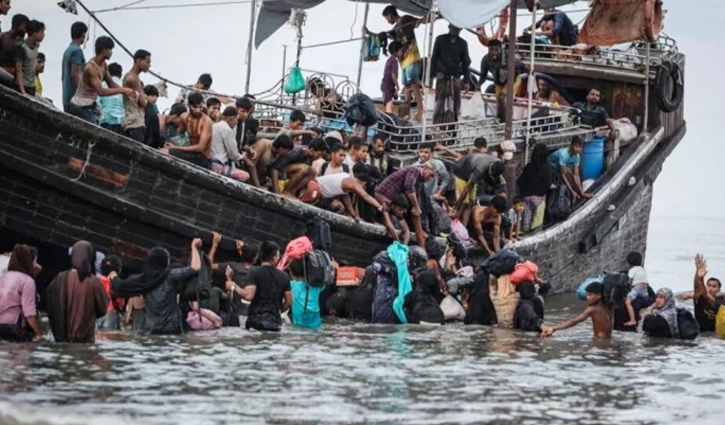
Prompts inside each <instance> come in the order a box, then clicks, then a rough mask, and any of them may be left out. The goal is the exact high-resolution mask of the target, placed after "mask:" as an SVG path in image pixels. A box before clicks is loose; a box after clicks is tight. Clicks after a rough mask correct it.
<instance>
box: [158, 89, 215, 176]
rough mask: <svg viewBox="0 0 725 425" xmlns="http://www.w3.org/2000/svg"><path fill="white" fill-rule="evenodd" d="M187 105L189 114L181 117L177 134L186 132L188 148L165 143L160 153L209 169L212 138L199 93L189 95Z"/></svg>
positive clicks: (208, 120) (202, 100)
mask: <svg viewBox="0 0 725 425" xmlns="http://www.w3.org/2000/svg"><path fill="white" fill-rule="evenodd" d="M188 104H189V112H186V113H184V114H183V115H181V120H180V123H179V132H183V131H186V132H187V134H188V135H189V146H176V145H173V144H171V143H167V144H166V146H165V147H164V148H162V149H161V151H162V152H166V153H169V154H170V155H171V156H173V157H176V158H179V159H183V160H184V161H187V162H190V163H192V164H194V165H196V166H198V167H202V168H206V169H209V164H210V158H211V136H212V122H211V118H209V117H208V116H207V115H205V114H204V113H203V112H202V109H203V108H204V98H203V97H202V95H201V93H198V92H194V93H191V94H190V95H189V99H188Z"/></svg>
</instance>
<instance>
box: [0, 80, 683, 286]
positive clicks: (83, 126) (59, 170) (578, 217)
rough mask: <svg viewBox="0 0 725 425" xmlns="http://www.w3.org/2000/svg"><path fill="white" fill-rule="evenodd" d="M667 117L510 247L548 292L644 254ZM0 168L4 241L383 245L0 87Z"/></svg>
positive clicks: (126, 251) (340, 248)
mask: <svg viewBox="0 0 725 425" xmlns="http://www.w3.org/2000/svg"><path fill="white" fill-rule="evenodd" d="M677 114H678V116H679V118H678V117H671V118H668V120H669V121H668V120H665V119H663V121H662V124H660V125H659V126H658V127H657V128H656V129H655V130H656V131H654V132H653V133H651V134H650V135H649V136H648V137H647V138H646V139H645V140H644V141H643V142H642V144H641V145H640V146H639V147H636V148H632V149H630V152H629V153H628V155H629V157H625V158H623V159H622V160H620V161H619V162H618V165H619V166H618V168H616V169H613V170H610V172H609V173H610V175H609V176H605V178H602V179H600V180H601V182H600V183H598V185H599V186H598V188H597V196H596V197H595V198H594V199H593V200H590V201H588V202H587V203H586V204H584V205H583V206H582V207H581V208H579V209H578V210H577V211H575V212H574V214H573V215H572V217H571V218H570V219H569V220H567V221H566V222H564V223H560V224H558V225H556V226H553V227H551V228H549V229H547V230H545V231H543V232H541V233H539V234H534V235H532V236H529V237H527V238H525V239H524V240H522V241H521V242H519V243H518V244H516V245H515V246H514V249H516V250H517V251H518V252H519V253H520V254H522V255H523V256H524V257H527V258H531V259H533V260H534V261H535V262H537V263H538V264H539V265H540V267H541V274H542V275H543V276H544V278H546V279H549V280H550V281H551V282H552V283H553V285H554V291H556V292H561V291H567V290H572V289H574V288H575V286H576V285H577V284H578V283H579V282H581V281H582V280H583V279H585V278H586V277H589V276H592V275H596V274H599V273H600V272H601V271H603V270H619V269H621V268H622V267H624V259H625V258H626V255H627V253H628V252H630V251H635V250H636V251H641V252H645V251H646V241H647V228H648V222H649V213H650V208H651V203H652V193H653V189H652V185H653V183H654V180H655V179H656V177H657V175H658V174H659V172H660V170H661V167H662V164H663V163H664V161H665V159H666V158H667V156H668V155H669V153H670V152H671V151H672V150H673V149H674V148H675V147H676V146H677V144H678V143H679V141H680V139H681V138H682V136H683V135H684V132H685V127H684V121H682V111H681V110H680V111H679V112H677ZM668 123H669V124H668ZM0 166H1V168H0V228H2V235H3V236H4V237H3V238H2V239H3V244H4V246H3V248H9V247H11V246H12V245H10V244H11V243H15V242H16V241H23V240H30V241H33V242H34V243H43V244H49V245H51V246H54V247H56V248H57V249H63V250H65V249H67V247H68V246H70V245H72V244H73V243H74V242H75V241H77V240H79V239H85V240H88V241H90V242H92V243H93V244H94V245H95V246H96V247H98V249H99V250H100V251H102V252H105V253H115V254H117V255H120V256H122V257H123V258H124V259H125V260H126V261H127V263H128V264H129V265H130V266H131V268H132V269H138V267H139V265H140V262H141V261H142V260H143V258H144V257H145V255H146V253H147V252H148V250H149V249H151V248H152V247H154V246H164V247H166V248H167V249H169V251H170V253H171V255H172V257H174V258H176V259H183V258H185V257H186V256H187V255H188V251H189V248H188V246H189V241H190V240H191V239H192V238H193V237H201V238H202V239H204V241H205V242H206V243H208V242H210V239H211V232H212V231H219V232H222V233H223V234H224V235H225V236H227V237H228V238H225V239H224V240H223V241H222V245H221V249H220V254H219V257H218V259H220V260H224V259H231V258H234V257H235V253H234V239H237V238H242V239H244V240H245V241H247V242H252V243H259V242H261V241H265V240H273V241H276V242H277V243H279V244H280V245H281V246H283V244H285V243H286V242H287V241H289V240H290V239H292V238H295V237H298V236H300V235H302V234H304V233H305V232H306V229H307V223H308V221H309V220H311V219H318V220H324V221H327V222H328V223H329V224H330V227H331V233H332V239H333V245H334V248H333V256H334V257H335V258H336V259H337V260H338V261H339V262H341V263H347V264H355V265H361V266H365V265H366V264H367V263H369V261H370V259H371V258H372V257H373V255H374V254H376V253H377V252H379V251H381V250H383V249H385V248H386V246H387V245H388V244H389V243H390V239H389V237H388V236H387V234H386V232H385V230H384V229H383V228H382V227H381V226H374V225H370V224H367V223H355V222H353V221H352V220H350V219H348V218H346V217H342V216H339V215H335V214H333V213H330V212H327V211H322V210H320V209H317V208H315V207H311V206H308V205H304V204H301V203H299V202H294V201H289V200H287V199H284V198H281V197H279V196H277V195H274V194H271V193H268V192H266V191H262V190H259V189H256V188H253V187H250V186H248V185H244V184H242V183H238V182H234V181H232V180H230V179H228V178H225V177H221V176H218V175H215V174H213V173H211V172H209V171H207V170H203V169H200V168H198V167H195V166H193V165H190V164H186V163H183V162H182V161H178V160H175V159H173V158H170V157H169V156H168V155H164V154H162V153H160V152H158V151H156V150H153V149H150V148H148V147H146V146H142V145H140V144H138V143H136V142H133V141H131V140H130V139H127V138H124V137H121V136H118V135H116V134H113V133H110V132H108V131H106V130H103V129H101V128H98V127H96V126H92V125H89V124H87V123H85V122H82V121H81V120H78V119H76V118H75V117H72V116H69V115H67V114H64V113H62V112H59V111H56V110H53V109H51V108H48V107H47V106H46V105H44V104H41V103H39V102H36V101H34V100H31V99H28V98H25V97H22V96H20V95H18V94H16V93H15V92H12V91H9V90H7V89H4V88H1V87H0ZM632 178H634V181H635V183H633V184H631V179H632ZM612 206H613V210H611V209H612ZM11 239H12V240H11ZM41 254H42V251H41ZM55 268H56V269H59V270H60V269H62V267H61V266H57V267H55ZM52 269H53V268H51V270H52ZM51 270H48V273H50V271H51ZM52 271H55V270H52ZM49 277H52V274H51V275H49Z"/></svg>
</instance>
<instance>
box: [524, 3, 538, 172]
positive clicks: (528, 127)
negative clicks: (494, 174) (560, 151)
mask: <svg viewBox="0 0 725 425" xmlns="http://www.w3.org/2000/svg"><path fill="white" fill-rule="evenodd" d="M538 7H539V2H538V1H535V2H534V7H533V9H534V10H532V11H531V39H530V40H529V43H531V50H530V52H529V58H530V60H531V63H530V64H529V79H528V81H527V82H526V86H527V88H528V90H529V93H528V94H529V104H528V114H527V118H526V139H525V140H524V164H526V163H528V162H529V137H530V135H531V113H532V112H533V109H534V105H533V103H534V88H535V87H536V86H535V84H536V73H535V72H534V63H535V59H534V55H535V54H536V41H535V38H534V34H536V10H537V9H538Z"/></svg>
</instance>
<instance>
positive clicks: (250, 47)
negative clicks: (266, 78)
mask: <svg viewBox="0 0 725 425" xmlns="http://www.w3.org/2000/svg"><path fill="white" fill-rule="evenodd" d="M251 7H252V10H251V16H250V18H249V42H248V43H247V58H246V59H247V75H246V81H245V82H244V93H249V83H250V81H251V79H252V50H253V49H254V24H255V22H256V20H255V19H254V18H255V17H256V14H257V0H252V6H251Z"/></svg>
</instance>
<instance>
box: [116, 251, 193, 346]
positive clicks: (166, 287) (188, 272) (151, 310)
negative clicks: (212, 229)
mask: <svg viewBox="0 0 725 425" xmlns="http://www.w3.org/2000/svg"><path fill="white" fill-rule="evenodd" d="M200 247H201V239H194V240H193V241H192V242H191V265H190V266H189V267H180V268H174V269H171V268H169V264H170V258H169V252H168V251H167V250H166V249H164V248H161V247H156V248H153V249H151V251H149V253H148V255H147V256H146V261H145V264H144V270H143V273H141V274H139V275H135V276H132V277H130V278H129V279H121V278H119V277H117V276H110V275H109V277H110V278H111V288H112V292H113V296H114V297H135V296H139V295H143V296H144V300H145V302H146V322H145V326H144V331H146V332H148V333H150V334H157V335H158V334H162V335H163V334H180V333H182V332H183V318H182V315H181V309H180V308H179V304H178V303H177V294H178V293H179V290H180V289H181V284H182V283H183V282H184V281H186V280H187V279H189V278H190V277H192V276H193V275H194V274H196V273H197V272H198V271H199V269H200V268H201V257H200V254H199V248H200Z"/></svg>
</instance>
